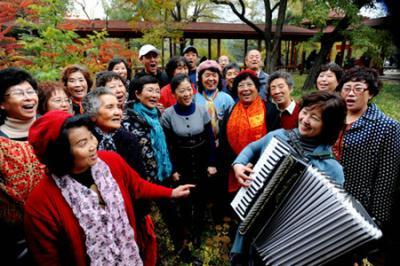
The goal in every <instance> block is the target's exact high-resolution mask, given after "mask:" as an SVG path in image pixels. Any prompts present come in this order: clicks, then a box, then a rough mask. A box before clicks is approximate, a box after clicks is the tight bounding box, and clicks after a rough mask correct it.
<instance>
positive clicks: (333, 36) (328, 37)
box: [302, 17, 350, 90]
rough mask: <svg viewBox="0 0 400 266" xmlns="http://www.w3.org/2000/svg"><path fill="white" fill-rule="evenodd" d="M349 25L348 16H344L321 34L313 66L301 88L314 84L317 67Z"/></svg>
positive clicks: (308, 87) (307, 87) (310, 86)
mask: <svg viewBox="0 0 400 266" xmlns="http://www.w3.org/2000/svg"><path fill="white" fill-rule="evenodd" d="M349 26H350V20H349V18H348V17H344V18H343V19H342V20H341V21H340V22H339V23H338V24H337V26H336V27H335V29H334V30H333V31H332V32H331V33H324V35H322V38H321V49H320V51H319V53H318V56H317V58H316V59H315V62H314V64H313V66H312V67H311V69H310V73H309V74H308V76H307V79H306V81H305V82H304V85H303V88H302V89H303V90H307V89H310V88H312V87H313V86H314V81H315V80H316V77H317V72H318V70H319V68H320V67H321V65H322V64H323V63H325V59H326V58H327V56H328V54H329V52H330V51H331V49H332V46H333V44H334V43H335V42H337V41H339V40H341V39H342V38H343V36H342V34H341V32H342V31H343V30H345V29H347V28H348V27H349Z"/></svg>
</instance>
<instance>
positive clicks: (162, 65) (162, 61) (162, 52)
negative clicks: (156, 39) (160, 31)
mask: <svg viewBox="0 0 400 266" xmlns="http://www.w3.org/2000/svg"><path fill="white" fill-rule="evenodd" d="M161 68H164V37H163V38H161Z"/></svg>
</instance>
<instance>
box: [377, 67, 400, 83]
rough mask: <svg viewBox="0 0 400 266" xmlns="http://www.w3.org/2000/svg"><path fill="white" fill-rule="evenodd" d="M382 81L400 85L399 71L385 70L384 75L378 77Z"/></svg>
mask: <svg viewBox="0 0 400 266" xmlns="http://www.w3.org/2000/svg"><path fill="white" fill-rule="evenodd" d="M380 78H381V79H382V80H391V81H396V82H399V83H400V69H390V70H385V71H384V75H383V76H380Z"/></svg>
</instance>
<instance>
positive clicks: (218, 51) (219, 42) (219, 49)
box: [217, 39, 221, 58]
mask: <svg viewBox="0 0 400 266" xmlns="http://www.w3.org/2000/svg"><path fill="white" fill-rule="evenodd" d="M220 56H221V39H217V58H219V57H220Z"/></svg>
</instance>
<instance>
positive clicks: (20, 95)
mask: <svg viewBox="0 0 400 266" xmlns="http://www.w3.org/2000/svg"><path fill="white" fill-rule="evenodd" d="M25 95H26V96H28V97H31V96H34V95H37V92H36V91H35V90H34V89H29V90H21V89H15V90H12V91H10V92H9V93H7V94H4V96H13V97H16V98H24V96H25Z"/></svg>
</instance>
